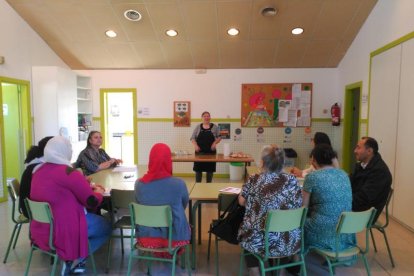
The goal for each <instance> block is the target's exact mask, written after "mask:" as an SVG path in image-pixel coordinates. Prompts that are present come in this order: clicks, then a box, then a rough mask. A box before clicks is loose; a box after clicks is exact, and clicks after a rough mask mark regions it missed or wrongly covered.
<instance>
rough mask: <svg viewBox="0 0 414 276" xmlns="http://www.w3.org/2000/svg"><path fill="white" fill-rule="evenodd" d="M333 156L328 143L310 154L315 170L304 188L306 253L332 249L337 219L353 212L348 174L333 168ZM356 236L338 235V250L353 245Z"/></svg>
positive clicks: (333, 247)
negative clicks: (306, 212)
mask: <svg viewBox="0 0 414 276" xmlns="http://www.w3.org/2000/svg"><path fill="white" fill-rule="evenodd" d="M335 156H336V154H335V152H334V151H333V149H332V147H331V146H329V145H327V144H320V145H317V146H315V148H314V149H313V150H312V153H311V160H312V165H313V166H314V167H315V169H316V170H315V171H314V172H311V173H310V174H308V175H307V176H306V178H305V183H304V185H303V191H302V193H303V205H304V206H305V207H308V208H309V212H308V217H307V219H306V222H305V250H307V249H309V248H311V247H316V248H320V249H327V250H334V249H335V230H336V225H337V222H338V218H339V216H340V215H341V213H342V212H344V211H351V210H352V189H351V183H350V181H349V177H348V175H347V174H346V173H345V172H344V171H343V170H341V169H338V168H335V167H334V165H333V163H332V159H334V158H335ZM355 242H356V240H355V235H351V234H349V235H341V240H340V250H342V249H346V248H348V247H351V246H354V245H355Z"/></svg>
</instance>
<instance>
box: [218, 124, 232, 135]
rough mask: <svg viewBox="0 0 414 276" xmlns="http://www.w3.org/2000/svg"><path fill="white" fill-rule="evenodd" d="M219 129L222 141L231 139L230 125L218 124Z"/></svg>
mask: <svg viewBox="0 0 414 276" xmlns="http://www.w3.org/2000/svg"><path fill="white" fill-rule="evenodd" d="M218 129H219V132H220V137H221V138H222V139H230V124H218Z"/></svg>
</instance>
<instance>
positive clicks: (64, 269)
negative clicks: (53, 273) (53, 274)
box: [60, 261, 73, 276]
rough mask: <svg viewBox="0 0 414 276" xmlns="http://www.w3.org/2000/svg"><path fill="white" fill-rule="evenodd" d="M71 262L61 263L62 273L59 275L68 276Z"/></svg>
mask: <svg viewBox="0 0 414 276" xmlns="http://www.w3.org/2000/svg"><path fill="white" fill-rule="evenodd" d="M72 263H73V262H72V261H67V262H63V265H62V272H61V273H60V275H61V276H68V275H70V272H71V269H70V268H71V267H72Z"/></svg>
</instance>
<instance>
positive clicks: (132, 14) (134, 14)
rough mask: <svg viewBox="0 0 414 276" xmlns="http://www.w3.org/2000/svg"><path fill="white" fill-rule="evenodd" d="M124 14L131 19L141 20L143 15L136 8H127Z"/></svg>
mask: <svg viewBox="0 0 414 276" xmlns="http://www.w3.org/2000/svg"><path fill="white" fill-rule="evenodd" d="M124 16H125V18H126V19H128V20H130V21H140V20H141V19H142V15H141V14H140V13H139V12H138V11H136V10H126V11H125V12H124Z"/></svg>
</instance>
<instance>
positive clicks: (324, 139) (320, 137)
mask: <svg viewBox="0 0 414 276" xmlns="http://www.w3.org/2000/svg"><path fill="white" fill-rule="evenodd" d="M311 143H312V146H313V148H315V147H316V146H317V145H322V144H326V145H329V146H332V145H331V140H330V139H329V136H328V135H327V134H326V133H324V132H315V135H314V136H313V138H312V140H311ZM332 163H333V166H334V167H335V168H339V162H338V159H337V156H336V153H335V157H334V158H333V159H332ZM314 170H315V168H314V167H313V166H312V164H311V165H310V167H309V168H307V169H304V170H300V169H298V168H296V167H293V168H292V169H291V170H290V172H291V173H293V174H294V175H295V176H297V177H305V176H306V175H307V174H309V173H311V172H313V171H314Z"/></svg>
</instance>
